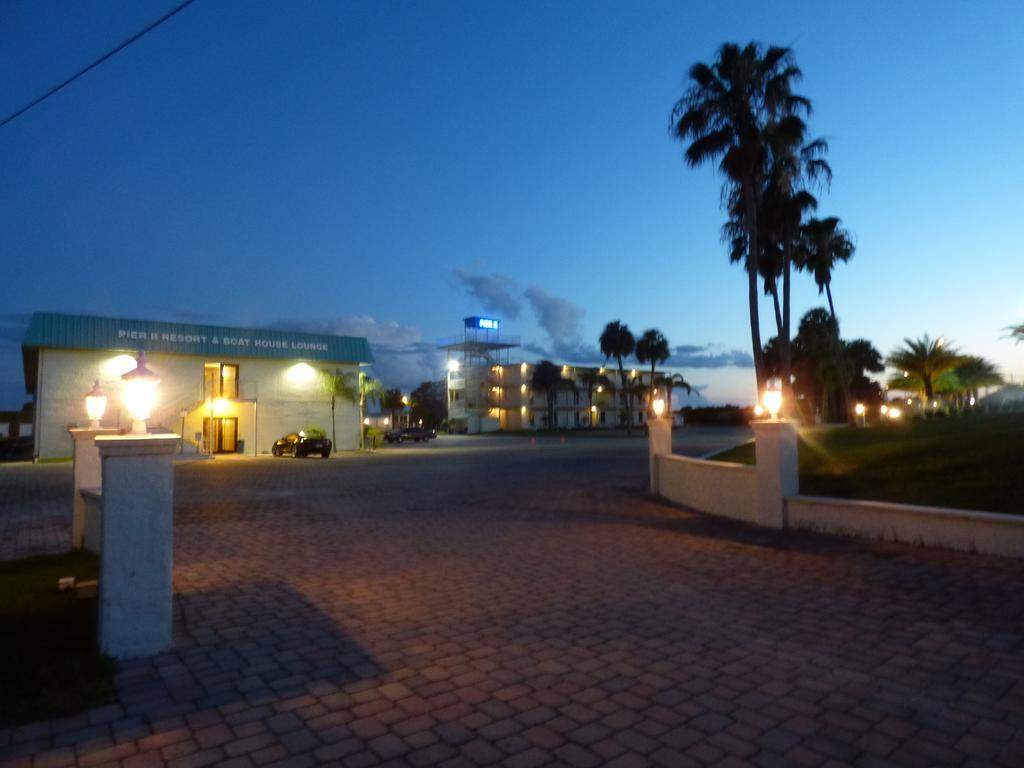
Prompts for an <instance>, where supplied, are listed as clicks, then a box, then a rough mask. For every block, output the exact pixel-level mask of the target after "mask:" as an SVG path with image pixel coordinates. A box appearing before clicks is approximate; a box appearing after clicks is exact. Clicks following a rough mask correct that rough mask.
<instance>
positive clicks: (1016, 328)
mask: <svg viewBox="0 0 1024 768" xmlns="http://www.w3.org/2000/svg"><path fill="white" fill-rule="evenodd" d="M1006 330H1008V331H1009V332H1010V337H1011V338H1013V339H1015V340H1016V341H1017V343H1018V344H1019V343H1020V342H1022V341H1024V323H1021V324H1020V325H1011V326H1010V327H1009V328H1007V329H1006Z"/></svg>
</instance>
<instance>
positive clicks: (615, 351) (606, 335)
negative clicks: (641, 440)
mask: <svg viewBox="0 0 1024 768" xmlns="http://www.w3.org/2000/svg"><path fill="white" fill-rule="evenodd" d="M600 344H601V354H602V355H604V359H605V360H610V359H611V358H613V357H614V358H615V361H616V362H617V363H618V364H619V381H621V382H622V392H624V393H625V392H628V389H629V387H628V385H627V383H626V371H625V369H624V368H623V367H622V359H623V358H625V357H629V356H630V355H631V354H633V350H634V349H635V348H636V339H634V338H633V334H632V333H631V332H630V330H629V326H628V325H626V324H624V323H621V322H619V321H618V320H613V321H612V322H610V323H608V325H606V326H605V327H604V330H603V331H602V332H601V339H600ZM632 416H633V409H632V403H631V402H630V398H629V397H628V396H627V397H626V434H627V435H632V434H633V419H632Z"/></svg>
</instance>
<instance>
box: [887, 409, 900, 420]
mask: <svg viewBox="0 0 1024 768" xmlns="http://www.w3.org/2000/svg"><path fill="white" fill-rule="evenodd" d="M902 415H903V411H901V410H900V409H899V408H890V409H889V418H890V419H898V418H899V417H900V416H902Z"/></svg>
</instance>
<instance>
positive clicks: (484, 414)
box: [438, 315, 519, 433]
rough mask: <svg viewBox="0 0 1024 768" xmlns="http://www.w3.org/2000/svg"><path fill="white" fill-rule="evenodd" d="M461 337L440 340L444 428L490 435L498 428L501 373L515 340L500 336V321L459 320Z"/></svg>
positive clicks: (513, 337) (485, 318) (500, 417)
mask: <svg viewBox="0 0 1024 768" xmlns="http://www.w3.org/2000/svg"><path fill="white" fill-rule="evenodd" d="M462 324H463V328H462V335H461V336H453V337H449V338H446V339H441V340H440V341H439V342H438V349H442V350H444V351H445V353H446V356H447V369H448V374H447V394H448V425H449V429H452V430H454V431H456V432H469V433H477V432H493V431H496V430H498V429H500V428H501V422H502V414H501V410H502V408H501V403H502V398H501V373H502V368H503V367H504V366H507V365H508V364H509V360H510V350H512V349H515V348H517V347H518V346H519V337H518V336H506V337H502V336H501V321H500V320H497V319H495V318H491V317H480V316H477V315H474V316H473V317H466V318H463V321H462Z"/></svg>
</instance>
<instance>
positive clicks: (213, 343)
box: [21, 312, 373, 363]
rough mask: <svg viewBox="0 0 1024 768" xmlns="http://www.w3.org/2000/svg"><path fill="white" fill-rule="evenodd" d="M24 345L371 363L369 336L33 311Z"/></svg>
mask: <svg viewBox="0 0 1024 768" xmlns="http://www.w3.org/2000/svg"><path fill="white" fill-rule="evenodd" d="M21 345H22V348H23V349H29V348H40V347H49V348H56V349H104V350H123V351H128V352H137V351H139V350H146V351H147V352H165V353H170V354H179V355H203V356H231V357H264V358H274V359H285V360H324V361H329V362H332V363H372V362H373V354H372V353H371V352H370V345H369V343H367V341H366V339H364V338H359V337H355V336H332V335H330V334H322V333H296V332H291V331H273V330H265V329H262V328H229V327H225V326H219V325H191V324H188V323H161V322H155V321H152V320H128V319H117V318H112V317H90V316H88V315H58V314H50V313H47V312H36V313H35V314H34V315H32V320H31V322H29V325H28V330H27V331H26V332H25V338H24V340H23V341H22V342H21Z"/></svg>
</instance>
